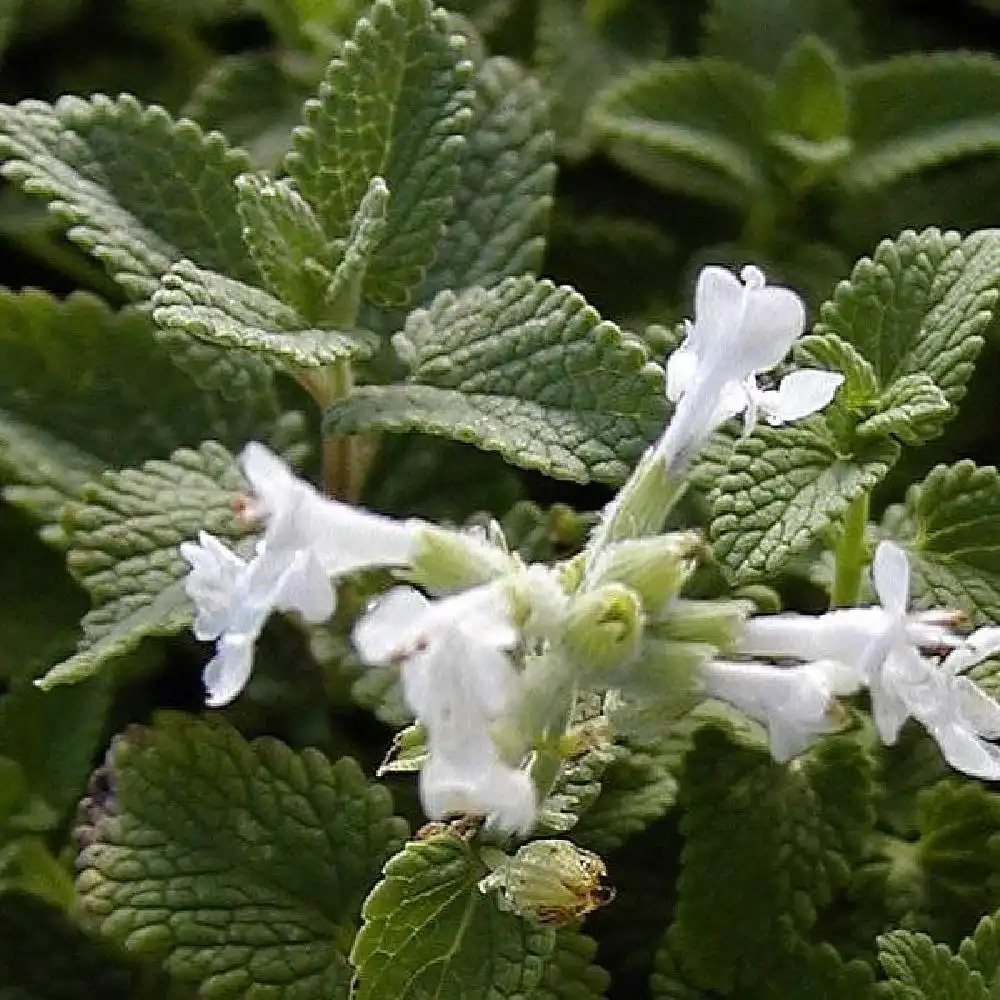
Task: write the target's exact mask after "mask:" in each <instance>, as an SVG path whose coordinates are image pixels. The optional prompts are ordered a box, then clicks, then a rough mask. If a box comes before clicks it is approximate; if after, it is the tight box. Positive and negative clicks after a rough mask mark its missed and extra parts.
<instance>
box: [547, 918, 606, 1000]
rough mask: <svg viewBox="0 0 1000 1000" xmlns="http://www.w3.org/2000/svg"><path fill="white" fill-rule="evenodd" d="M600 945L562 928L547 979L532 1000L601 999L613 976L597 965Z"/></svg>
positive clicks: (557, 933)
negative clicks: (596, 959) (596, 960)
mask: <svg viewBox="0 0 1000 1000" xmlns="http://www.w3.org/2000/svg"><path fill="white" fill-rule="evenodd" d="M596 954H597V942H596V941H595V940H594V939H593V938H589V937H587V936H586V935H585V934H581V933H580V932H579V931H577V930H572V929H570V928H567V927H560V928H559V930H558V931H557V932H556V947H555V951H553V952H552V957H551V958H550V959H549V961H548V963H547V964H546V966H545V977H544V979H543V980H542V984H541V986H539V987H538V988H537V989H536V990H535V992H534V993H532V994H531V995H530V1000H601V998H602V997H603V996H604V991H605V990H606V989H607V988H608V984H609V982H610V980H611V977H610V976H609V975H608V974H607V972H606V971H605V970H604V969H602V968H601V967H600V966H599V965H597V964H595V962H594V956H595V955H596Z"/></svg>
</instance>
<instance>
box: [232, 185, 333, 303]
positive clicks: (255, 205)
mask: <svg viewBox="0 0 1000 1000" xmlns="http://www.w3.org/2000/svg"><path fill="white" fill-rule="evenodd" d="M236 208H237V211H238V212H239V214H240V222H242V223H243V242H244V243H245V244H246V247H247V250H248V251H249V253H250V256H251V257H252V258H253V261H254V263H255V264H256V265H257V270H258V271H259V272H260V276H261V278H263V280H264V284H265V286H266V287H267V289H268V291H270V292H271V294H272V295H274V296H276V297H277V298H279V299H281V301H282V302H285V303H287V304H288V305H289V306H291V307H292V309H294V310H297V311H298V312H299V313H301V314H302V315H303V316H308V317H310V318H311V319H315V316H312V315H311V310H315V309H316V307H317V305H318V304H319V303H320V302H321V301H322V298H323V292H324V290H325V288H326V286H327V284H328V283H329V281H330V278H331V277H332V269H333V266H334V265H335V263H336V262H335V261H331V259H330V245H329V241H328V240H327V238H326V236H325V234H324V233H323V229H322V227H321V226H320V224H319V220H318V219H317V218H316V216H315V215H314V214H313V210H312V208H311V207H310V205H309V203H308V202H307V201H306V200H305V199H304V198H303V197H302V195H300V194H299V193H298V191H296V190H295V187H294V186H293V185H292V184H291V183H290V182H289V181H288V180H287V179H278V180H272V179H271V178H270V177H266V176H264V175H262V174H241V175H240V176H239V177H237V178H236Z"/></svg>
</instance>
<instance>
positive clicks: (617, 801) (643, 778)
mask: <svg viewBox="0 0 1000 1000" xmlns="http://www.w3.org/2000/svg"><path fill="white" fill-rule="evenodd" d="M614 749H615V751H617V752H616V754H615V759H614V760H613V761H612V763H611V764H610V766H609V767H608V768H607V770H605V772H604V773H603V775H602V776H601V785H600V787H601V792H600V795H599V796H598V797H597V800H596V801H595V802H594V804H593V805H592V806H590V808H589V809H586V811H584V812H583V815H582V816H581V817H580V821H579V823H577V825H576V826H575V827H574V828H573V840H574V841H575V842H577V843H579V844H581V845H583V846H584V847H588V848H590V849H591V850H594V851H597V852H598V853H599V854H607V853H610V852H611V851H614V850H617V849H618V848H619V847H621V846H622V844H624V843H625V842H626V841H627V840H628V839H629V838H630V837H632V836H634V835H635V834H637V833H638V832H639V831H640V830H643V829H645V828H646V827H647V826H648V825H649V824H650V823H651V822H652V821H653V820H655V819H658V818H659V817H660V816H662V815H663V814H664V813H665V812H666V811H667V810H668V809H670V808H671V807H672V806H673V805H674V803H675V802H676V800H677V787H678V775H679V773H680V769H681V767H680V765H681V760H682V759H683V750H682V749H681V748H679V747H678V748H676V752H672V751H673V750H674V749H675V748H669V749H667V750H665V751H658V750H655V749H648V750H647V749H642V748H638V747H637V748H631V747H621V746H619V747H615V748H614Z"/></svg>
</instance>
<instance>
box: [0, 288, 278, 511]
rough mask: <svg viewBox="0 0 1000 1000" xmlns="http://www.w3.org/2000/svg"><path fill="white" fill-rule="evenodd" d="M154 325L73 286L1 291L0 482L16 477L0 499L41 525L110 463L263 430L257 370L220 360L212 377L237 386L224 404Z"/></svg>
mask: <svg viewBox="0 0 1000 1000" xmlns="http://www.w3.org/2000/svg"><path fill="white" fill-rule="evenodd" d="M154 331H155V328H154V327H153V324H152V322H151V320H150V318H149V316H148V315H147V314H145V313H140V312H138V311H134V310H126V311H124V312H119V313H113V312H111V311H110V309H108V307H107V306H106V305H104V304H103V303H102V302H101V301H100V300H98V299H96V298H93V297H92V296H90V295H86V294H84V293H76V294H74V295H71V296H70V297H69V298H68V299H64V300H62V301H60V300H57V299H55V298H53V297H52V296H50V295H48V294H46V293H44V292H39V291H33V290H29V291H25V292H5V291H0V354H2V356H3V359H4V363H3V365H0V480H2V481H4V482H6V483H8V484H17V485H16V487H15V486H14V485H10V486H8V487H7V489H6V490H5V496H7V497H8V499H10V500H12V501H14V502H17V503H20V504H22V505H23V506H26V507H28V508H29V509H31V510H32V511H33V512H34V513H36V514H37V515H39V516H40V517H42V518H43V519H45V520H48V521H50V522H51V521H54V520H56V519H57V518H58V515H59V511H60V510H61V508H62V506H63V504H64V503H65V501H66V500H67V499H70V498H73V497H76V496H78V495H79V491H80V489H81V488H82V486H83V484H84V483H85V482H87V481H88V480H90V479H92V478H93V477H94V476H95V475H97V474H98V473H99V472H100V471H101V470H102V469H104V468H107V467H109V466H118V467H121V466H126V465H130V464H136V463H139V462H141V461H143V460H144V459H146V458H148V457H149V456H150V455H169V454H170V452H171V451H174V450H175V449H177V448H180V447H182V446H184V445H189V446H193V445H196V444H198V443H199V442H200V441H202V440H204V439H205V438H206V437H214V438H215V439H217V440H219V441H221V442H223V443H224V444H226V445H227V446H228V447H230V448H234V449H235V448H237V447H239V446H240V445H241V444H242V443H243V442H245V441H246V440H247V439H248V438H251V437H257V438H261V437H263V438H265V439H268V438H271V437H272V433H273V430H274V429H275V425H276V423H277V421H278V415H279V412H280V409H279V403H278V400H277V397H276V395H275V393H274V389H273V386H272V384H271V379H270V375H269V374H268V373H267V372H266V371H265V375H266V376H267V377H266V379H265V380H263V381H259V380H256V376H255V373H254V372H253V371H252V370H251V371H246V370H244V371H243V372H240V371H239V370H238V369H237V367H236V364H235V362H234V361H233V360H223V362H222V365H221V367H220V369H219V374H220V375H222V376H224V377H228V379H229V381H230V386H231V387H232V388H234V389H239V390H240V391H242V392H243V393H245V394H246V395H245V397H244V399H243V400H242V401H241V402H239V403H229V402H226V401H225V400H223V399H220V398H219V397H218V396H215V395H211V394H207V393H205V392H202V391H200V390H199V388H198V387H197V385H196V384H195V383H194V382H193V381H192V380H191V378H190V377H189V376H188V375H186V374H184V372H182V371H180V370H179V369H178V368H177V367H176V365H174V363H173V362H172V360H171V358H170V355H169V353H168V351H167V350H166V349H165V348H164V347H163V346H162V345H160V344H158V343H157V342H156V340H155V338H154ZM241 381H242V384H241ZM246 396H249V398H246Z"/></svg>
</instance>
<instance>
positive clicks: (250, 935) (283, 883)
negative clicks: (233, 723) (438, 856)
mask: <svg viewBox="0 0 1000 1000" xmlns="http://www.w3.org/2000/svg"><path fill="white" fill-rule="evenodd" d="M110 767H111V775H112V783H113V788H114V799H113V808H112V809H111V812H110V814H109V815H107V816H105V817H104V818H99V819H98V821H97V823H96V826H95V827H94V828H93V830H92V831H90V836H91V838H92V840H91V842H90V843H89V845H88V846H86V847H84V849H83V850H82V851H81V853H80V857H79V859H78V862H77V867H78V870H79V873H80V874H79V878H78V880H77V892H78V895H79V904H80V907H81V909H82V912H83V913H84V915H85V916H86V918H87V919H89V920H90V921H92V922H93V923H94V924H96V925H97V926H99V928H100V930H101V932H102V933H103V934H104V935H106V936H107V937H110V938H111V939H113V940H115V941H117V942H120V943H121V944H123V945H124V947H125V948H126V949H127V950H128V951H131V952H135V953H138V954H142V955H148V956H152V957H157V958H161V959H163V961H164V964H165V966H166V968H167V970H168V971H169V972H170V973H171V975H173V976H176V977H177V978H178V979H181V980H186V981H190V982H198V983H200V984H201V985H200V991H201V995H203V996H205V997H249V996H255V995H261V996H263V995H267V996H269V997H275V998H288V1000H291V998H295V1000H312V998H316V1000H329V998H338V997H339V998H346V996H347V982H348V979H349V976H350V972H349V968H348V965H347V958H346V955H345V953H344V952H345V950H346V946H347V944H348V942H349V941H350V940H351V937H352V935H353V929H354V926H355V925H356V922H357V920H358V914H359V911H360V906H361V901H362V899H363V898H364V895H365V893H366V892H367V891H368V888H369V886H370V885H371V884H372V882H373V881H374V879H375V878H376V877H377V875H378V871H379V867H380V866H381V864H382V863H383V862H384V860H385V858H386V857H387V856H389V855H390V854H391V853H392V852H393V851H394V850H397V849H398V848H399V847H400V846H401V844H402V840H403V838H404V837H405V835H406V825H405V823H404V822H403V821H402V820H400V819H398V818H396V817H394V816H392V815H391V809H392V806H391V802H390V799H389V795H388V793H387V792H386V791H385V790H384V789H382V788H378V787H375V786H371V785H369V784H368V783H367V781H366V780H365V777H364V775H363V773H362V771H361V768H360V767H358V765H357V764H356V763H355V762H354V761H353V760H351V759H350V758H346V757H345V758H342V759H341V760H339V761H337V762H335V763H334V762H331V761H329V760H327V758H326V757H324V756H323V755H322V754H321V753H319V752H318V751H316V750H313V749H306V750H303V751H301V752H300V753H296V752H294V751H292V750H290V749H289V748H288V747H286V746H285V745H284V744H282V743H279V742H278V741H276V740H272V739H260V740H255V741H254V742H253V743H247V742H246V741H245V740H244V739H243V738H242V737H241V736H240V735H239V733H237V732H236V730H234V729H232V728H230V727H229V726H228V725H226V724H225V723H224V722H221V721H219V720H218V719H212V720H211V721H202V720H195V719H191V718H187V717H183V716H179V715H171V716H166V717H164V718H162V719H161V720H160V722H159V724H158V725H156V726H155V727H154V728H152V729H138V728H136V729H132V730H129V731H128V732H127V733H126V734H125V735H124V736H123V737H121V738H120V739H119V740H118V741H117V742H116V743H115V746H114V749H113V752H112V755H111V761H110ZM193 875H196V876H197V877H196V878H192V876H193Z"/></svg>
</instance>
